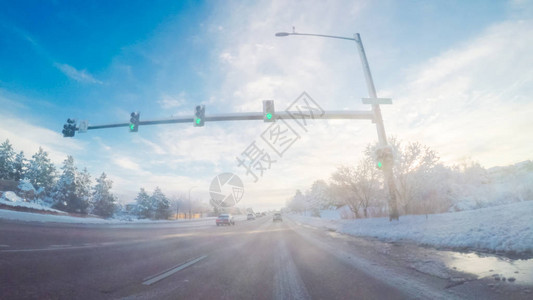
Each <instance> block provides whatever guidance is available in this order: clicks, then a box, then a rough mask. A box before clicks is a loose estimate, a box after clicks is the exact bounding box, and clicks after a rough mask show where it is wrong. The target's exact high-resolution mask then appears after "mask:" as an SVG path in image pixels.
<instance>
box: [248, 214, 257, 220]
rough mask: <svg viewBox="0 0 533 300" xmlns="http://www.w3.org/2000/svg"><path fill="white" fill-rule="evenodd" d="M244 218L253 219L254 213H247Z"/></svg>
mask: <svg viewBox="0 0 533 300" xmlns="http://www.w3.org/2000/svg"><path fill="white" fill-rule="evenodd" d="M246 220H255V215H254V214H248V215H247V216H246Z"/></svg>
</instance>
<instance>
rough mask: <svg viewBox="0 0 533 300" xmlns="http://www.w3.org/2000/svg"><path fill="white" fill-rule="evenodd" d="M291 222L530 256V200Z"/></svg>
mask: <svg viewBox="0 0 533 300" xmlns="http://www.w3.org/2000/svg"><path fill="white" fill-rule="evenodd" d="M291 218H292V219H293V220H295V221H298V222H301V223H305V224H308V225H311V226H315V227H326V228H329V229H334V230H336V231H337V232H340V233H346V234H350V235H354V236H368V237H376V238H379V239H383V240H387V241H401V240H407V241H412V242H415V243H418V244H423V245H431V246H437V247H450V248H469V249H476V250H489V251H495V252H514V253H528V252H529V253H533V201H524V202H520V203H513V204H507V205H501V206H496V207H489V208H482V209H477V210H469V211H461V212H454V213H443V214H434V215H429V216H428V219H427V220H426V216H425V215H416V216H401V217H400V221H399V222H395V221H393V222H389V218H372V219H359V220H332V219H329V220H325V219H320V218H313V217H305V216H299V215H292V216H291Z"/></svg>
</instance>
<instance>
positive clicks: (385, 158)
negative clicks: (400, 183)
mask: <svg viewBox="0 0 533 300" xmlns="http://www.w3.org/2000/svg"><path fill="white" fill-rule="evenodd" d="M393 163H394V155H393V152H392V147H391V146H385V147H379V148H376V167H377V168H378V169H380V170H384V169H385V168H389V167H392V165H393Z"/></svg>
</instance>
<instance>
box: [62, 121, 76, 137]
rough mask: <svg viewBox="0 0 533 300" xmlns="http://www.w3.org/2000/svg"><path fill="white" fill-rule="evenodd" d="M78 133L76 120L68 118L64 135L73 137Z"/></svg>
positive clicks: (64, 126)
mask: <svg viewBox="0 0 533 300" xmlns="http://www.w3.org/2000/svg"><path fill="white" fill-rule="evenodd" d="M75 134H76V120H74V119H70V118H69V119H67V123H66V124H65V125H63V137H73V136H74V135H75Z"/></svg>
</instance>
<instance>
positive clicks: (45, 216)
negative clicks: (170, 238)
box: [0, 192, 216, 226]
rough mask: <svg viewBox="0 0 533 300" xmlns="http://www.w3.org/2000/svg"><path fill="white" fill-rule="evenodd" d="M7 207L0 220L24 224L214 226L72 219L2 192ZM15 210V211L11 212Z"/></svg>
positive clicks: (204, 220) (192, 222) (189, 222)
mask: <svg viewBox="0 0 533 300" xmlns="http://www.w3.org/2000/svg"><path fill="white" fill-rule="evenodd" d="M2 205H3V206H6V207H9V208H10V209H9V210H6V209H0V219H4V220H15V221H25V222H53V223H77V224H129V223H135V224H148V223H157V224H165V223H168V224H180V225H187V226H188V225H194V226H197V225H206V224H215V223H214V220H215V219H216V218H215V217H210V218H201V219H193V220H178V221H176V220H148V219H141V220H137V219H133V220H131V221H129V220H119V219H101V218H95V217H73V216H68V215H67V213H66V212H64V211H60V210H57V209H53V208H50V207H48V206H47V205H46V203H44V202H42V201H37V202H27V201H24V199H22V198H20V197H19V196H17V195H16V194H15V193H13V192H3V194H2V197H0V207H1V206H2ZM11 209H15V210H11ZM19 209H27V210H29V211H30V212H25V211H17V210H19Z"/></svg>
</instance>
